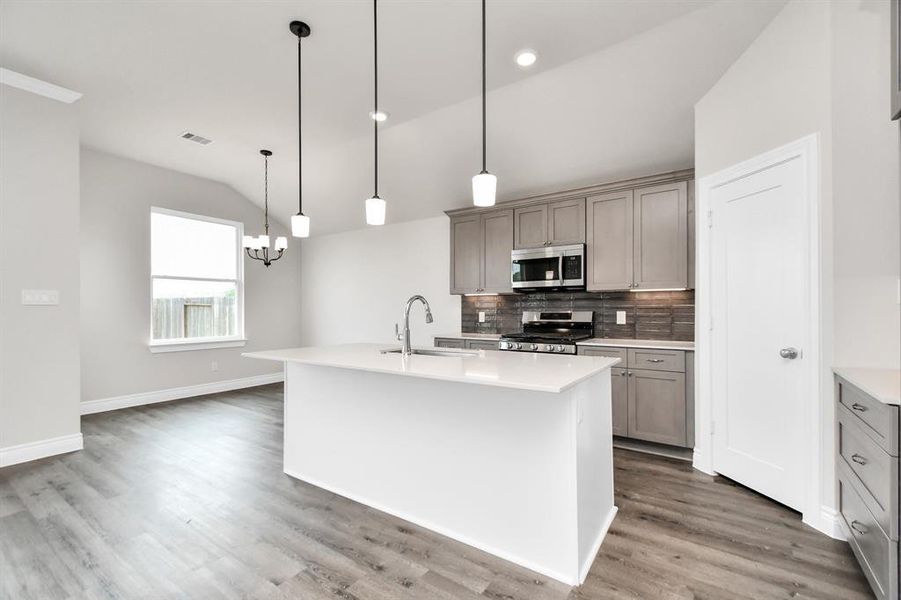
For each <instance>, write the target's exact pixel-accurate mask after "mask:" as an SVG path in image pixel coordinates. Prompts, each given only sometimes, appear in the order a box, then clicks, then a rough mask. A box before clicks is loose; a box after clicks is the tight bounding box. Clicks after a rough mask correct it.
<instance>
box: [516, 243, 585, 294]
mask: <svg viewBox="0 0 901 600" xmlns="http://www.w3.org/2000/svg"><path fill="white" fill-rule="evenodd" d="M510 258H511V269H510V278H511V282H512V284H513V289H514V290H516V291H519V292H526V291H530V290H545V291H547V290H549V289H559V290H579V289H585V244H571V245H568V246H547V247H544V248H528V249H523V250H514V251H513V252H512V254H511V257H510Z"/></svg>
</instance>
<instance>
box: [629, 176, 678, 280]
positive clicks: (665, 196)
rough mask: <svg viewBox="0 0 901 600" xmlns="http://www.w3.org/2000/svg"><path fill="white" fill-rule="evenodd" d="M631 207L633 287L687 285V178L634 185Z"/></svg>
mask: <svg viewBox="0 0 901 600" xmlns="http://www.w3.org/2000/svg"><path fill="white" fill-rule="evenodd" d="M633 208H634V216H633V218H634V227H633V230H634V239H633V252H634V254H635V256H634V260H635V267H634V268H635V272H634V278H633V279H634V282H635V287H636V288H638V289H642V288H644V289H661V288H684V287H688V184H687V182H684V181H681V182H678V183H668V184H665V185H658V186H654V187H647V188H640V189H637V190H635V198H634V202H633Z"/></svg>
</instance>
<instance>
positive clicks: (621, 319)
mask: <svg viewBox="0 0 901 600" xmlns="http://www.w3.org/2000/svg"><path fill="white" fill-rule="evenodd" d="M616 324H617V325H625V324H626V311H624V310H618V311H616Z"/></svg>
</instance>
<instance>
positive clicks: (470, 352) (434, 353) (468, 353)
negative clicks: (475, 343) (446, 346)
mask: <svg viewBox="0 0 901 600" xmlns="http://www.w3.org/2000/svg"><path fill="white" fill-rule="evenodd" d="M381 352H382V354H401V353H402V350H401V349H400V348H389V349H387V350H382V351H381ZM411 352H412V353H413V354H421V355H423V356H457V357H462V356H478V355H479V351H478V350H424V349H419V348H413V350H412V351H411Z"/></svg>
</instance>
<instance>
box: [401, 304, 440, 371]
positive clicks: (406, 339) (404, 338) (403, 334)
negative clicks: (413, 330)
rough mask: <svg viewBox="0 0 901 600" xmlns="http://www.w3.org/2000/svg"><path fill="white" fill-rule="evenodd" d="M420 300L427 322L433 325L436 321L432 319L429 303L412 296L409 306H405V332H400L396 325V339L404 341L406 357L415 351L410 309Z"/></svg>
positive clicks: (402, 351) (403, 352)
mask: <svg viewBox="0 0 901 600" xmlns="http://www.w3.org/2000/svg"><path fill="white" fill-rule="evenodd" d="M417 300H419V301H420V302H422V305H423V306H424V307H425V322H426V323H431V322H432V321H433V320H434V319H432V309H431V308H430V307H429V301H428V300H426V299H425V298H424V297H422V296H420V295H419V294H416V295H415V296H411V297H410V299H409V300H407V304H406V305H405V306H404V330H403V332H400V331H398V326H397V323H395V324H394V337H395V338H397V341H403V343H404V345H403V347H402V348H401V354H402V355H404V356H410V355H411V354H413V349H412V348H411V347H410V309H411V308H412V307H413V303H414V302H416V301H417Z"/></svg>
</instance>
